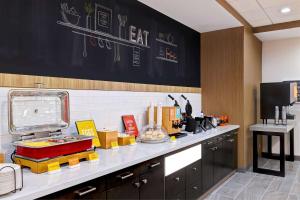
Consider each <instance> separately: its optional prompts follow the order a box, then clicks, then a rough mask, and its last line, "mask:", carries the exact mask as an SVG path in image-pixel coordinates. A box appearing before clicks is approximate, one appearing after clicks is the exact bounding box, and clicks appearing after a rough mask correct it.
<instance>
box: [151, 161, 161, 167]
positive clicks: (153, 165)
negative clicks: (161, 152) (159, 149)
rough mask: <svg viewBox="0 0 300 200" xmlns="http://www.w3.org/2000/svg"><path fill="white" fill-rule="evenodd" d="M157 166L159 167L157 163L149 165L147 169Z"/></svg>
mask: <svg viewBox="0 0 300 200" xmlns="http://www.w3.org/2000/svg"><path fill="white" fill-rule="evenodd" d="M159 165H160V162H157V163H153V164H151V165H150V166H149V167H150V168H154V167H157V166H159Z"/></svg>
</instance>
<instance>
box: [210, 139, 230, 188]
mask: <svg viewBox="0 0 300 200" xmlns="http://www.w3.org/2000/svg"><path fill="white" fill-rule="evenodd" d="M212 151H213V152H214V184H216V183H218V182H219V181H220V180H221V179H222V178H224V177H225V171H226V170H225V165H226V162H227V161H226V159H225V158H224V155H225V152H224V149H223V142H218V143H217V144H215V146H214V149H213V150H212Z"/></svg>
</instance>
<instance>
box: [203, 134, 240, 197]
mask: <svg viewBox="0 0 300 200" xmlns="http://www.w3.org/2000/svg"><path fill="white" fill-rule="evenodd" d="M236 142H237V141H236V132H230V133H227V134H224V135H222V136H218V137H216V138H212V139H209V140H207V141H205V142H203V145H202V152H203V154H202V155H203V157H202V189H203V193H204V192H206V191H208V190H209V189H210V188H211V187H212V186H214V185H215V184H217V183H218V182H219V181H220V180H222V179H223V178H225V177H226V176H227V175H229V174H230V173H231V172H232V171H234V170H235V169H236V167H237V164H236V163H237V160H236V159H237V155H236V154H237V152H236V151H237V150H236V149H237V148H236V146H237V143H236Z"/></svg>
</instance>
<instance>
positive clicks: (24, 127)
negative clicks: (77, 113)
mask: <svg viewBox="0 0 300 200" xmlns="http://www.w3.org/2000/svg"><path fill="white" fill-rule="evenodd" d="M8 98H9V99H8V113H9V119H8V126H9V131H10V133H11V134H17V135H27V134H31V133H40V132H53V131H58V130H61V129H65V128H67V127H68V126H69V123H70V114H69V94H68V92H67V91H59V90H46V89H36V90H10V91H9V94H8Z"/></svg>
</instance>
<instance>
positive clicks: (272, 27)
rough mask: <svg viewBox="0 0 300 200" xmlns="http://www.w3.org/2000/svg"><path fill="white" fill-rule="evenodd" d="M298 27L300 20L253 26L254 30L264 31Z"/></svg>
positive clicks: (256, 31)
mask: <svg viewBox="0 0 300 200" xmlns="http://www.w3.org/2000/svg"><path fill="white" fill-rule="evenodd" d="M298 27H300V20H297V21H291V22H284V23H278V24H271V25H266V26H259V27H255V28H253V32H254V33H264V32H270V31H277V30H284V29H291V28H298Z"/></svg>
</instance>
